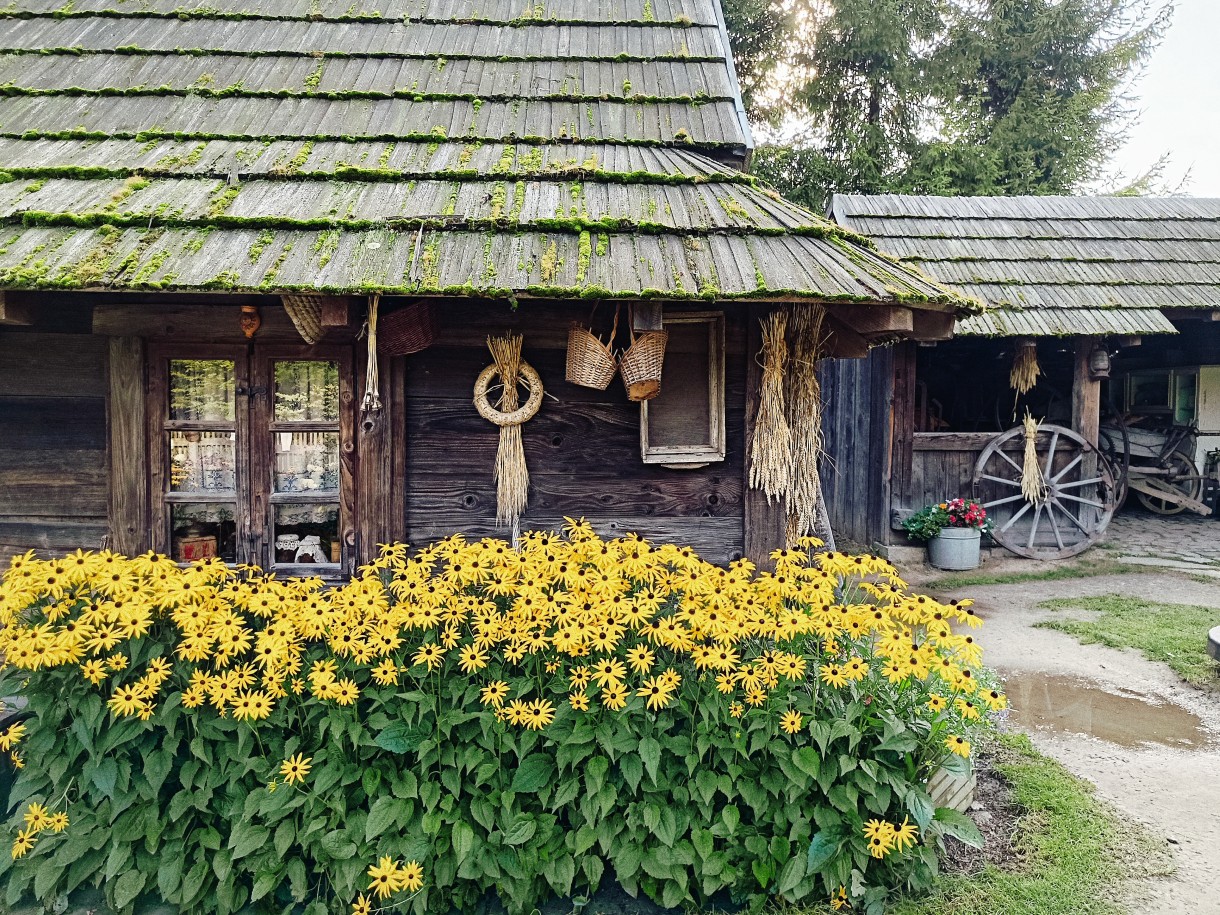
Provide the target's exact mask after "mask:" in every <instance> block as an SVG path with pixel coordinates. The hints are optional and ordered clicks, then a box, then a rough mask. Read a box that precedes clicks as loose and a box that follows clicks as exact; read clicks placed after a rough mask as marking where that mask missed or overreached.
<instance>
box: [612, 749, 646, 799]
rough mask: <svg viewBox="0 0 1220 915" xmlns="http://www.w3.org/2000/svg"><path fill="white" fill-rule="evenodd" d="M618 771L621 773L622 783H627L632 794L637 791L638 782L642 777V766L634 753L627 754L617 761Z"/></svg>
mask: <svg viewBox="0 0 1220 915" xmlns="http://www.w3.org/2000/svg"><path fill="white" fill-rule="evenodd" d="M618 767H619V771H621V772H622V773H623V781H625V782H626V783H627V787H629V788H630V789H631V790H632V792H635V791H637V790H639V787H640V780H641V779H642V778H643V777H644V764H643V762H642V761H641V760H640V757H639V756H637V755H635V754H634V753H628V754H627V755H626V756H624V757H623V758H622V759H620V760H619V761H618Z"/></svg>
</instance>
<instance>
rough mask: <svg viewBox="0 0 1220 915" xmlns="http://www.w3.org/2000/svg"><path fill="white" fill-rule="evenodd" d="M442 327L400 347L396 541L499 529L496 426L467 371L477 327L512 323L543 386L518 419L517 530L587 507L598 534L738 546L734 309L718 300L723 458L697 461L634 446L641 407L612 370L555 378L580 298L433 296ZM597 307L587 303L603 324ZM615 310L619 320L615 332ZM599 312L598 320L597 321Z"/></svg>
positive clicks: (482, 351) (724, 557)
mask: <svg viewBox="0 0 1220 915" xmlns="http://www.w3.org/2000/svg"><path fill="white" fill-rule="evenodd" d="M438 307H440V308H441V309H443V310H442V327H443V330H442V333H441V336H440V337H439V338H438V340H437V342H436V343H435V344H434V345H433V346H432V347H431V348H430V349H428V350H425V351H424V352H422V353H419V354H417V355H413V356H408V357H407V378H406V392H407V417H406V421H407V436H406V440H407V454H406V472H407V497H406V504H407V513H406V514H407V517H406V527H407V536H408V539H409V542H411V543H412V544H413V545H422V544H424V543H427V542H428V541H430V540H433V539H435V538H438V537H443V536H445V535H447V534H451V533H453V532H455V531H462V532H464V533H466V534H467V535H469V536H485V535H497V536H502V537H507V536H508V535H509V532H508V531H506V530H504V529H497V528H496V525H495V512H496V490H495V483H494V481H493V479H492V468H493V464H494V462H495V456H496V446H497V442H498V440H499V430H498V429H497V428H496V427H495V426H494V425H492V424H491V423H489V422H487V421H486V420H484V419H482V418H481V417H480V416H479V415H478V413H477V412H476V411H475V408H474V406H473V403H472V392H473V388H474V382H475V378H476V377H477V376H478V374H479V372H480V371H481V370H482V369H483V368H484V367H485V366H487V365H489V364H491V356H490V354H489V353H488V351H487V346H486V337H487V335H488V334H498V333H502V332H504V331H507V330H512V331H516V332H519V333H521V334H523V335H524V356H525V359H526V361H527V362H529V363H530V364H531V365H532V366H533V367H534V368H536V369H537V370H538V372H539V374H540V375H541V376H542V381H543V384H544V385H545V388H546V391H547V396H546V397H545V398H544V399H543V405H542V409H541V410H540V411H539V413H538V415H537V416H535V417H534V418H533V419H532V420H530V421H529V422H527V423H526V424H525V425H524V426H523V427H522V438H523V441H524V446H525V456H526V463H527V464H528V466H529V472H530V496H529V508H528V510H527V512H526V514H525V516H524V517H523V518H522V521H521V525H522V528H523V529H550V528H558V527H559V526H561V525H562V524H563V519H564V516H571V517H580V516H584V517H586V518H588V519H589V520H590V521H591V522H592V523H593V524H594V526H595V527H596V528H597V529H598V530H599V531H601V532H602V533H603V534H605V535H610V536H616V535H619V534H622V533H626V532H629V531H636V532H639V533H640V534H642V535H644V536H646V537H648V538H650V539H652V540H654V541H658V542H660V541H675V542H679V543H684V544H690V545H692V546H693V547H694V548H695V549H696V550H697V551H699V553H700V554H701V555H702V556H704V557H705V558H706V559H708V560H711V561H714V562H726V561H729V560H731V559H734V558H737V557H739V556H741V555H742V551H743V549H744V543H743V530H742V528H743V521H742V517H743V498H742V491H743V475H744V462H743V454H744V438H745V435H744V422H745V416H744V412H745V410H744V404H745V374H746V372H745V366H746V355H745V318H744V314H743V313H742V312H741V311H730V313H729V315H728V323H727V327H726V335H725V336H726V342H727V353H726V376H727V377H726V422H727V433H728V434H727V442H728V453H727V457H726V459H725V460H724V461H723V462H718V463H713V464H709V465H707V466H706V467H703V468H700V469H697V470H675V469H669V468H666V467H662V466H655V465H645V464H644V463H643V462H642V460H641V458H640V408H639V405H638V404H634V403H630V402H629V401H628V400H627V396H626V393H625V391H624V390H623V385H622V382H621V380H620V379H619V378H617V377H616V378H615V379H614V381H612V382H611V384H610V387H609V388H608V389H607V390H606V391H595V390H591V389H589V388H584V387H578V386H576V385H572V384H568V383H567V382H566V381H565V380H564V367H565V352H566V347H567V335H568V324H569V322H570V321H572V320H577V319H584V318H587V317H588V315H589V309H590V307H591V306H590V304H588V303H579V304H575V305H573V306H571V307H570V308H568V307H561V306H553V305H544V304H542V303H537V302H522V303H521V304H520V306H519V309H518V310H517V311H515V312H514V311H512V310H510V308H509V307H508V306H507V305H505V304H501V303H495V302H492V303H482V302H452V303H442V304H441V305H440V306H438ZM609 310H610V306H609V305H603V306H602V307H601V308H600V309H599V310H598V314H597V322H596V323H597V325H598V329H599V330H601V332H602V334H603V336H604V334H605V331H606V330H607V329H608V327H609V319H610V313H609ZM625 321H626V317H625V316H624V319H623V321H621V322H620V332H622V330H623V328H624V326H625ZM602 324H605V327H604V328H603V327H601V325H602Z"/></svg>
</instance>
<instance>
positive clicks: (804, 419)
mask: <svg viewBox="0 0 1220 915" xmlns="http://www.w3.org/2000/svg"><path fill="white" fill-rule="evenodd" d="M825 319H826V310H825V309H824V308H823V307H822V306H820V305H798V306H796V307H795V308H794V309H793V313H792V371H791V372H790V373H789V375H788V379H789V380H788V426H789V429H790V433H791V436H792V471H791V472H792V477H791V488H790V489H789V492H788V532H787V533H788V543H789V544H793V543H795V542H796V541H797V540H798V539H799V538H801V537H804V536H807V535H809V534H811V533H813V531H814V528H815V525H816V523H817V510H818V499H819V498H820V493H821V489H822V486H821V478H820V476H819V472H818V464H819V462H820V461H821V458H822V387H821V385H820V384H819V382H818V360H819V359H820V358H821V356H822V349H823V346H824V344H825V338H824V335H823V325H824V322H825Z"/></svg>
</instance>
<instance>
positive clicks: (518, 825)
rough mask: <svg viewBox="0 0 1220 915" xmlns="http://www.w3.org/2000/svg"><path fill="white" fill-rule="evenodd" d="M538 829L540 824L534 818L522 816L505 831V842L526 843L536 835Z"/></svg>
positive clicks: (506, 843) (513, 843)
mask: <svg viewBox="0 0 1220 915" xmlns="http://www.w3.org/2000/svg"><path fill="white" fill-rule="evenodd" d="M537 831H538V824H537V823H535V822H534V820H533V819H531V818H529V817H522V818H520V819H518V820H517V821H516V822H515V823H513V825H512V826H510V827H509V828H508V829H506V830H505V831H504V844H505V845H524V844H525V843H526V842H528V841H529V840H530V839H532V838H533V837H534V833H536V832H537Z"/></svg>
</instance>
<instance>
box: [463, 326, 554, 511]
mask: <svg viewBox="0 0 1220 915" xmlns="http://www.w3.org/2000/svg"><path fill="white" fill-rule="evenodd" d="M487 348H488V349H489V350H491V358H492V360H493V363H494V364H492V365H489V366H488V367H487V368H486V369H484V370H483V372H482V374H480V375H479V378H478V381H476V382H475V386H474V403H475V407H476V409H478V411H479V415H480V416H482V417H483V418H484V419H486V420H488V421H489V422H493V423H495V424H496V425H497V426H499V427H500V444H499V447H498V448H497V450H496V466H495V481H496V523H497V524H511V525H516V523H517V521H518V520H519V519H520V518H521V515H522V513H524V511H525V507H526V503H527V501H528V498H529V486H530V476H529V470H528V468H527V467H526V466H525V448H524V446H523V445H522V442H521V424H522V423H524V422H526V421H527V420H529V419H531V418H532V417H533V416H534V414H536V413H537V412H538V408H539V407H540V406H541V405H542V379H540V378H539V377H538V373H537V372H536V371H534V369H533V368H532V367H531V366H530V365H529V363H527V362H523V361H522V360H521V335H520V334H507V335H505V336H503V337H488V338H487ZM495 375H499V376H500V403H499V409H498V410H497V409H495V408H494V407H492V406H491V405H490V403H488V389H489V388H490V386H491V379H492V377H493V376H495ZM521 382H525V384H526V385H528V387H529V389H530V396H529V400H527V401H526V403H525V405H524V406H522V405H521V395H520V392H519V391H518V390H517V386H518V384H520V383H521Z"/></svg>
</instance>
